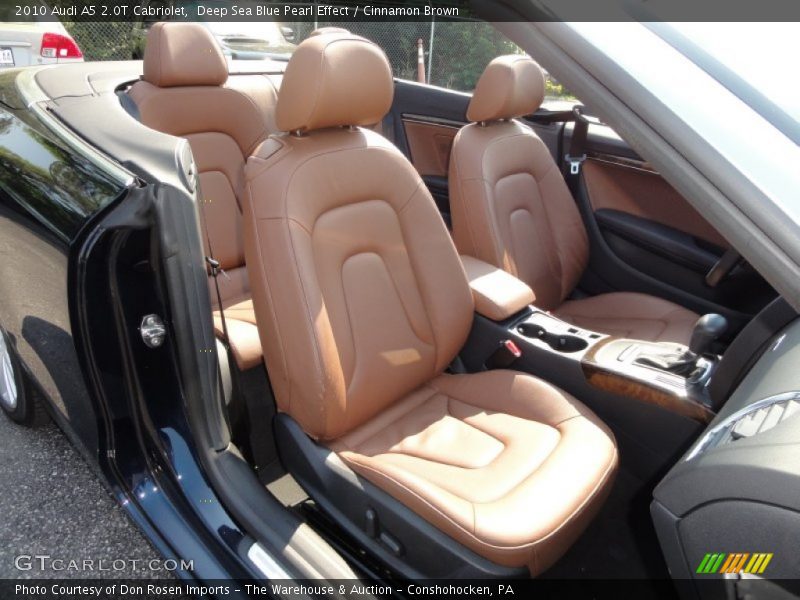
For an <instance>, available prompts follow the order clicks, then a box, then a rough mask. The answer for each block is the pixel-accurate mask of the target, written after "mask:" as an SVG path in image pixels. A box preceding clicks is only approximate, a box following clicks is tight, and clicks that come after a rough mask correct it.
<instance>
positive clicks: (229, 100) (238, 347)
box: [128, 23, 277, 370]
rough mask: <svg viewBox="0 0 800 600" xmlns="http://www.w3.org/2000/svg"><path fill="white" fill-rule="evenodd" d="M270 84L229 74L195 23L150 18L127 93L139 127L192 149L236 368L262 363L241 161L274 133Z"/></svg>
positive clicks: (261, 77) (218, 322)
mask: <svg viewBox="0 0 800 600" xmlns="http://www.w3.org/2000/svg"><path fill="white" fill-rule="evenodd" d="M276 87H277V81H273V80H272V79H271V78H270V77H268V76H264V75H236V76H231V77H230V78H229V77H228V65H227V63H226V61H225V57H224V56H223V55H222V52H221V51H220V49H219V47H218V45H217V43H216V42H215V41H214V39H213V37H212V36H211V34H210V33H209V32H208V31H207V30H206V29H205V28H203V27H202V26H200V25H197V24H195V23H156V24H154V25H153V26H152V28H151V29H150V33H149V34H148V39H147V47H146V49H145V53H144V75H143V78H142V80H141V81H138V82H136V83H135V84H134V85H133V86H132V87H131V89H130V91H129V92H128V94H129V96H130V98H131V99H132V100H133V101H134V103H135V104H136V106H137V108H138V110H139V114H140V119H141V121H142V122H143V123H144V124H145V125H147V126H148V127H151V128H153V129H156V130H158V131H162V132H164V133H167V134H170V135H174V136H179V137H183V138H186V140H188V142H189V145H190V146H191V148H192V154H193V155H194V160H195V163H196V166H197V171H198V174H199V182H200V198H201V202H202V215H203V218H204V220H205V224H206V227H207V228H208V233H209V237H210V239H211V248H210V249H209V248H206V252H207V253H209V254H213V256H214V258H215V259H216V260H218V261H219V262H220V266H221V267H222V269H223V270H224V271H225V275H220V276H219V277H218V282H219V288H220V296H221V297H222V305H223V308H224V309H225V319H226V324H227V326H228V335H229V337H230V339H229V340H228V344H229V346H230V348H231V351H232V353H233V356H234V359H235V360H236V363H237V365H238V367H239V369H240V370H246V369H250V368H252V367H255V366H257V365H259V364H261V362H262V351H261V342H260V340H259V337H258V329H257V328H256V325H255V322H256V320H255V313H254V311H253V303H252V300H251V296H250V285H249V282H248V278H247V269H246V267H245V260H244V242H243V239H242V211H241V202H240V199H241V197H242V194H243V186H244V164H245V161H246V159H247V157H248V156H250V154H251V153H252V151H253V149H254V148H255V147H256V146H258V144H260V143H261V142H262V141H263V140H264V139H266V138H267V137H268V136H269V135H270V133H272V132H275V131H276V130H277V128H276V126H275V123H274V112H275V103H276V101H277V89H276ZM204 243H206V244H207V242H206V241H205V240H204ZM209 286H210V287H209V289H210V291H211V298H212V303H213V305H214V306H213V308H214V326H215V329H216V332H217V335H218V336H219V337H222V321H221V319H220V316H219V306H218V302H217V296H216V291H215V290H214V287H213V280H211V278H209Z"/></svg>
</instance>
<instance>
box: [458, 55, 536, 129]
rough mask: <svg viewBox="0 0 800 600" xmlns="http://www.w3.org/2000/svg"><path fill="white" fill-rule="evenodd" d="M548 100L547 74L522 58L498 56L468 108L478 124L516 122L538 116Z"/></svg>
mask: <svg viewBox="0 0 800 600" xmlns="http://www.w3.org/2000/svg"><path fill="white" fill-rule="evenodd" d="M543 100H544V72H543V71H542V68H541V67H540V66H539V65H538V64H537V63H536V62H535V61H533V60H532V59H530V58H529V57H527V56H524V55H521V54H509V55H506V56H498V57H497V58H495V59H494V60H493V61H492V62H490V63H489V64H488V66H487V67H486V69H485V70H484V71H483V74H482V75H481V77H480V79H478V85H476V86H475V92H473V94H472V100H471V101H470V103H469V108H467V120H468V121H472V122H473V123H474V122H480V121H496V120H498V119H513V118H516V117H522V116H524V115H529V114H531V113H533V112H536V109H538V108H539V106H541V104H542V101H543Z"/></svg>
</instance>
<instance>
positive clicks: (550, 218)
mask: <svg viewBox="0 0 800 600" xmlns="http://www.w3.org/2000/svg"><path fill="white" fill-rule="evenodd" d="M543 99H544V76H543V74H542V70H541V68H540V67H539V65H537V64H536V63H535V62H534V61H533V60H531V59H530V58H528V57H525V56H521V55H510V56H501V57H499V58H496V59H494V60H493V61H492V62H491V63H489V66H488V67H486V70H485V71H484V73H483V75H481V78H480V79H479V81H478V84H477V86H476V88H475V93H474V94H473V97H472V100H471V102H470V104H469V108H468V109H467V119H468V120H469V121H471V124H470V125H467V126H466V127H464V128H462V129H461V131H459V133H458V134H457V135H456V138H455V140H454V142H453V149H452V153H451V158H450V173H449V181H450V211H451V216H452V220H453V237H454V239H455V243H456V246H457V247H458V249H459V251H460V252H461V253H463V254H468V255H471V256H474V257H475V258H479V259H481V260H483V261H486V262H488V263H490V264H493V265H495V266H497V267H499V268H501V269H503V270H505V271H507V272H509V273H511V274H512V275H515V276H516V277H518V278H519V279H521V280H522V281H524V282H525V283H527V284H528V285H529V286H530V287H531V288H532V289H533V291H534V294H535V295H536V306H537V307H539V308H541V309H545V310H550V311H551V312H553V314H555V315H556V316H558V317H559V318H561V319H563V320H565V321H568V322H570V323H573V324H575V325H578V326H581V327H587V328H589V329H592V330H595V331H599V332H601V333H608V334H613V335H624V336H626V337H632V338H636V339H642V340H648V341H670V342H678V343H683V344H688V343H689V338H690V337H691V332H692V327H693V325H694V323H695V321H696V320H697V318H698V315H696V314H695V313H693V312H691V311H689V310H686V309H685V308H682V307H680V306H678V305H677V304H673V303H672V302H668V301H666V300H661V299H659V298H654V297H651V296H647V295H644V294H632V293H627V292H617V293H611V294H602V295H599V296H594V297H591V298H586V299H581V300H571V301H567V302H565V300H566V298H567V297H568V296H569V295H570V293H571V292H572V290H573V289H574V288H575V286H576V285H577V283H578V280H579V279H580V277H581V274H582V273H583V271H584V269H585V268H586V264H587V262H588V258H589V242H588V238H587V235H586V230H585V228H584V225H583V222H582V220H581V216H580V214H579V212H578V208H577V206H576V205H575V202H574V200H573V198H572V196H571V194H570V192H569V189H568V188H567V186H566V184H565V182H564V179H563V177H562V176H561V173H560V172H559V170H558V168H557V166H556V164H555V161H554V160H553V158H552V156H551V155H550V152H549V151H548V149H547V147H546V146H545V145H544V143H543V142H542V141H541V140H540V139H539V137H538V136H537V135H536V134H535V133H534V132H533V130H532V129H531V128H530V127H528V126H527V125H525V124H523V123H522V122H520V121H518V120H516V117H521V116H523V115H527V114H531V113H533V112H535V111H536V109H537V108H539V105H540V104H541V103H542V100H543Z"/></svg>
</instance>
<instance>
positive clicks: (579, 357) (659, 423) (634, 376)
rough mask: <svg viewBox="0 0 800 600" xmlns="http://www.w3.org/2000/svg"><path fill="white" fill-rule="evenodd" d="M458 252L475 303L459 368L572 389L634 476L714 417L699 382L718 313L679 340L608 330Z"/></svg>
mask: <svg viewBox="0 0 800 600" xmlns="http://www.w3.org/2000/svg"><path fill="white" fill-rule="evenodd" d="M465 258H466V260H465V261H464V266H465V270H466V272H467V277H468V279H469V280H470V285H471V287H472V291H473V297H474V298H475V304H476V312H477V314H476V317H475V320H474V322H473V328H472V331H471V333H470V337H469V339H468V340H467V343H466V345H465V346H464V349H463V351H462V353H461V355H460V359H461V361H462V363H463V367H464V368H465V369H466V370H467V371H470V372H475V371H480V370H483V369H493V368H509V369H514V370H518V371H522V372H526V373H530V374H531V375H534V376H536V377H539V378H541V379H544V380H545V381H548V382H550V383H552V384H554V385H556V386H558V387H559V388H561V389H562V390H564V391H566V392H568V393H570V394H572V395H573V396H575V397H576V398H578V399H579V400H580V401H581V402H583V403H584V404H586V405H587V406H588V407H589V408H591V409H592V410H593V411H594V412H595V413H596V414H597V415H598V416H599V417H600V418H601V419H602V420H603V421H604V422H606V423H607V424H608V425H609V426H610V427H611V428H612V430H613V431H614V434H615V436H616V437H617V441H618V444H619V445H620V446H627V450H626V452H625V454H626V456H627V457H629V458H628V460H630V461H638V462H639V465H638V466H639V467H640V468H637V471H638V472H639V473H640V475H641V476H642V477H643V478H646V477H648V476H655V475H656V474H658V473H659V472H660V471H661V470H663V466H664V465H665V464H671V461H674V460H675V457H676V456H678V455H680V453H682V452H683V451H684V450H685V448H686V447H687V446H688V444H689V443H691V441H693V440H694V439H695V438H696V437H697V435H699V433H700V431H702V429H703V428H705V426H706V425H707V424H708V423H709V422H710V421H711V420H712V419H713V418H714V415H715V410H714V407H713V405H712V401H711V397H710V394H709V393H708V388H709V382H710V381H711V379H712V377H713V374H714V371H715V369H716V367H717V363H718V359H717V357H716V356H714V355H713V354H712V353H711V352H709V350H710V346H711V342H712V341H713V340H714V339H715V338H716V337H718V335H719V333H720V331H721V328H722V327H723V326H724V320H723V322H719V321H718V320H716V319H715V318H707V317H712V316H710V315H707V317H704V318H703V319H705V320H703V319H701V322H698V325H697V326H696V328H695V333H694V335H693V337H692V341H691V343H690V346H689V347H687V346H683V345H681V344H673V343H665V342H659V343H654V342H648V341H642V340H634V339H627V338H622V337H614V336H610V335H606V334H604V333H600V332H596V331H589V330H586V329H583V328H581V327H578V326H576V325H574V324H571V323H568V322H565V321H563V320H561V319H559V318H557V317H556V316H554V315H552V314H550V313H548V312H546V311H543V310H540V309H537V308H536V307H535V296H534V294H533V292H532V291H530V288H529V287H528V286H526V285H525V284H524V283H522V282H521V281H519V280H518V279H516V278H515V277H513V276H511V275H509V274H507V273H505V272H502V271H499V270H498V269H496V268H495V267H492V266H490V265H487V264H486V263H482V262H481V261H476V260H475V259H470V258H468V257H465ZM498 271H499V272H498Z"/></svg>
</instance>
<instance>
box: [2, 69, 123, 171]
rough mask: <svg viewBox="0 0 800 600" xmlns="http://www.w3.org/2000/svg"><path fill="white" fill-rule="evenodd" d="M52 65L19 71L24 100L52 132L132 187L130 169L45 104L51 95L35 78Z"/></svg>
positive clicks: (17, 80) (20, 90)
mask: <svg viewBox="0 0 800 600" xmlns="http://www.w3.org/2000/svg"><path fill="white" fill-rule="evenodd" d="M50 68H53V66H42V67H30V68H27V69H24V70H23V71H21V72H20V73H19V75H17V78H16V84H17V89H18V90H19V93H20V95H21V96H22V98H23V99H24V100H25V106H26V108H27V109H28V110H30V111H31V112H33V113H35V114H36V116H37V117H39V118H40V119H41V120H42V122H43V123H44V124H45V125H46V126H47V127H48V128H49V129H51V130H52V131H53V133H55V134H56V135H57V136H58V137H59V138H60V139H62V140H63V141H64V142H66V144H67V145H68V146H70V147H71V148H72V149H73V150H74V151H75V152H78V153H79V154H81V155H82V156H84V157H85V158H87V159H88V160H89V161H91V162H92V163H94V165H95V166H97V167H98V168H100V169H102V170H103V171H105V172H106V173H107V174H108V175H110V176H111V177H113V178H114V179H116V180H117V181H118V182H119V183H120V184H121V185H123V186H125V187H130V186H131V185H132V184H133V182H134V176H133V174H132V173H131V172H130V171H128V170H127V169H125V168H123V167H122V166H120V165H119V164H118V163H117V162H115V161H114V160H113V159H112V158H110V157H109V156H107V155H105V154H103V153H102V152H101V151H100V150H98V149H97V148H95V147H94V146H92V145H90V144H89V143H88V142H86V141H85V140H83V139H82V138H81V137H79V136H78V135H76V134H75V132H73V131H72V130H71V129H69V128H68V127H66V126H65V125H64V124H63V123H62V122H61V120H59V119H58V118H57V117H56V116H55V115H53V113H51V112H50V111H48V110H47V108H46V107H45V106H44V103H45V102H49V101H50V100H51V98H50V97H49V96H47V94H45V93H44V90H42V88H41V87H39V84H38V83H37V82H36V74H37V73H39V72H41V71H43V70H44V69H50Z"/></svg>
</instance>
